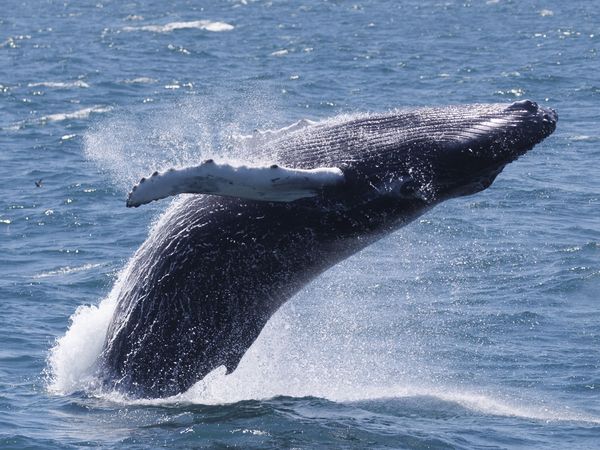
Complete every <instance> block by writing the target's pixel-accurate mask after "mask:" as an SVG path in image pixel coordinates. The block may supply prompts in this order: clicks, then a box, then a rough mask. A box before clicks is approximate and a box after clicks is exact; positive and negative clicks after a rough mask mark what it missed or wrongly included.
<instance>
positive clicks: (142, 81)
mask: <svg viewBox="0 0 600 450" xmlns="http://www.w3.org/2000/svg"><path fill="white" fill-rule="evenodd" d="M157 82H158V80H156V79H154V78H150V77H137V78H131V79H128V80H123V83H125V84H153V83H157Z"/></svg>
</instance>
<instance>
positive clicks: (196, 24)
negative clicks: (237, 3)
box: [123, 20, 234, 33]
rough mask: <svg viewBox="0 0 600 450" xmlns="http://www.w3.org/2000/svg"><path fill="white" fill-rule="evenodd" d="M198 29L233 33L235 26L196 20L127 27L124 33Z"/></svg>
mask: <svg viewBox="0 0 600 450" xmlns="http://www.w3.org/2000/svg"><path fill="white" fill-rule="evenodd" d="M187 29H197V30H205V31H213V32H221V31H231V30H233V29H234V26H233V25H231V24H229V23H226V22H213V21H210V20H194V21H190V22H169V23H167V24H165V25H143V26H141V27H125V28H123V31H152V32H154V33H170V32H171V31H174V30H187Z"/></svg>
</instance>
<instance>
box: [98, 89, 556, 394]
mask: <svg viewBox="0 0 600 450" xmlns="http://www.w3.org/2000/svg"><path fill="white" fill-rule="evenodd" d="M556 122H557V115H556V113H555V112H554V111H553V110H551V109H546V108H542V107H539V106H538V105H537V104H536V103H534V102H531V101H528V100H525V101H521V102H516V103H513V104H509V105H507V104H489V105H487V104H478V105H462V106H447V107H439V108H420V109H414V110H398V111H392V112H390V113H386V114H369V115H362V116H350V117H347V118H344V117H341V118H340V117H338V118H336V119H334V120H330V121H325V122H322V123H320V124H318V125H315V126H311V127H308V128H305V129H302V130H299V131H296V132H292V133H290V134H289V135H286V136H283V137H282V138H280V139H277V140H275V141H273V142H270V143H269V144H268V145H267V146H266V147H265V148H264V149H262V150H263V151H264V152H265V154H269V155H276V161H273V162H274V163H277V164H282V165H286V166H288V167H295V168H306V169H311V168H316V167H339V168H341V169H342V171H343V173H344V176H345V180H346V181H345V182H344V183H343V184H342V185H341V186H336V187H333V188H330V189H325V190H323V192H321V193H320V195H319V196H317V197H315V198H310V199H301V200H297V201H294V202H288V203H275V202H261V201H249V200H243V199H238V198H225V197H217V196H208V195H195V196H189V197H186V198H185V199H182V200H180V201H177V202H175V203H174V204H173V205H172V206H171V207H169V209H168V210H167V212H166V213H165V214H164V216H163V217H162V218H161V219H160V221H159V223H158V224H157V225H156V226H155V227H154V228H153V230H152V231H151V233H150V236H149V237H148V239H147V240H146V241H145V242H144V243H143V244H142V246H141V247H140V249H139V250H138V251H137V253H136V254H135V256H134V257H133V258H132V260H131V261H130V263H129V267H128V269H127V270H126V272H125V275H124V278H123V280H122V282H121V289H120V291H119V293H118V300H117V307H116V309H115V312H114V315H113V318H112V320H111V323H110V325H109V328H108V332H107V337H106V341H105V344H104V348H103V351H102V354H101V355H100V358H99V361H98V376H99V377H100V379H101V380H102V383H103V385H104V387H105V388H106V389H111V390H117V391H120V392H122V393H123V394H125V395H127V396H130V397H137V398H141V397H143V398H157V397H167V396H172V395H175V394H178V393H181V392H184V391H185V390H187V389H188V388H190V387H191V386H192V385H193V384H194V383H195V382H197V381H198V380H200V379H202V378H203V377H204V376H205V375H207V374H208V373H209V372H210V371H212V370H213V369H215V368H217V367H219V366H222V365H224V366H225V367H226V368H227V371H228V373H229V372H231V371H233V370H235V368H236V367H237V365H238V363H239V361H240V359H241V358H242V356H243V355H244V353H245V352H246V350H247V349H248V348H249V347H250V346H251V345H252V343H253V342H254V341H255V340H256V338H257V337H258V335H259V334H260V332H261V330H262V329H263V327H264V325H265V324H266V323H267V321H268V320H269V318H270V317H271V316H272V315H273V314H274V313H275V311H277V309H278V308H279V307H280V306H281V305H282V304H283V303H285V302H286V301H287V300H288V299H290V297H292V296H293V295H294V294H295V293H296V292H298V290H300V289H301V288H302V287H303V286H304V285H306V283H308V282H309V281H311V280H312V279H313V278H315V277H316V276H318V275H319V274H320V273H322V272H323V271H325V270H327V269H328V268H329V267H331V266H333V265H335V264H337V263H338V262H339V261H341V260H343V259H345V258H347V257H348V256H350V255H352V254H354V253H356V252H357V251H359V250H361V249H363V248H364V247H366V246H368V245H369V244H371V243H373V242H374V241H376V240H377V239H379V238H381V237H383V236H385V235H386V234H388V233H390V232H392V231H394V230H396V229H398V228H399V227H401V226H402V225H404V224H406V223H408V222H410V221H412V220H413V219H415V218H416V217H418V216H419V215H421V214H423V213H424V212H426V211H427V210H428V209H429V208H431V207H433V206H434V205H435V204H437V203H439V202H441V201H443V200H446V199H448V198H452V197H457V196H462V195H469V194H472V193H475V192H478V191H480V190H482V189H485V188H487V187H488V186H490V185H491V183H492V182H493V180H494V179H495V177H496V176H497V175H498V174H499V173H500V172H501V171H502V169H503V168H504V166H505V165H506V164H508V163H509V162H511V161H513V160H515V159H516V158H518V157H519V156H520V155H522V154H524V153H525V152H527V151H528V150H530V149H531V148H532V147H533V146H534V145H536V144H537V143H539V142H540V141H542V140H543V139H544V138H545V137H547V136H548V135H550V134H551V133H552V132H553V131H554V129H555V126H556Z"/></svg>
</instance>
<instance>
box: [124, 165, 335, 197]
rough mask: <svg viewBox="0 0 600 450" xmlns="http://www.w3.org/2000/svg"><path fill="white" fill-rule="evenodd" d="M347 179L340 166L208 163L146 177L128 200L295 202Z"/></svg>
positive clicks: (155, 173)
mask: <svg viewBox="0 0 600 450" xmlns="http://www.w3.org/2000/svg"><path fill="white" fill-rule="evenodd" d="M343 180H344V174H343V173H342V171H341V170H340V169H338V168H337V167H319V168H317V169H310V170H307V169H291V168H286V167H280V166H278V165H276V164H273V165H271V166H252V167H251V166H233V165H230V164H217V163H215V162H214V161H213V160H207V161H205V162H204V163H202V164H200V165H199V166H192V167H185V168H182V169H169V170H168V171H166V172H163V173H159V172H154V173H153V174H152V175H151V176H150V177H149V178H142V179H141V181H140V182H139V183H138V184H137V185H136V186H134V187H133V190H132V191H131V192H130V193H129V197H128V198H127V206H135V207H137V206H140V205H143V204H146V203H150V202H151V201H153V200H159V199H161V198H165V197H170V196H172V195H177V194H213V195H222V196H227V197H238V198H243V199H248V200H263V201H269V202H291V201H294V200H298V199H301V198H307V197H314V196H316V195H317V193H318V191H319V190H320V189H323V188H324V187H327V186H333V185H336V184H338V183H340V182H342V181H343Z"/></svg>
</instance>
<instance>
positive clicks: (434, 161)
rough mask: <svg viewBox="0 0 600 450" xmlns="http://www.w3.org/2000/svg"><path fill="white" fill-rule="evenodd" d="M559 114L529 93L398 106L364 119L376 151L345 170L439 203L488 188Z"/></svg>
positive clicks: (391, 191)
mask: <svg viewBox="0 0 600 450" xmlns="http://www.w3.org/2000/svg"><path fill="white" fill-rule="evenodd" d="M557 120H558V116H557V114H556V112H555V111H554V110H552V109H549V108H543V107H541V106H539V105H538V104H537V103H535V102H532V101H530V100H524V101H519V102H515V103H512V104H475V105H461V106H446V107H439V108H423V109H417V110H411V111H407V112H402V111H399V112H397V114H394V115H391V116H388V117H386V118H385V119H384V118H382V119H371V122H370V123H369V124H368V125H367V126H365V125H361V126H362V128H363V130H362V133H364V134H370V135H371V136H369V140H370V142H372V143H373V145H371V148H372V150H371V151H369V152H367V155H366V157H365V158H364V159H363V160H360V161H359V162H358V163H357V162H356V160H352V161H349V163H348V164H347V174H348V177H349V178H351V179H354V180H358V183H363V184H368V185H370V186H372V187H373V188H374V189H375V190H376V191H377V192H378V193H379V194H381V195H382V196H387V197H394V196H395V197H397V198H400V199H404V200H413V199H420V200H421V201H423V202H425V203H428V204H435V203H438V202H439V201H443V200H446V199H448V198H452V197H459V196H463V195H470V194H473V193H476V192H479V191H481V190H483V189H485V188H487V187H489V186H490V185H491V184H492V182H493V181H494V179H495V178H496V176H497V175H498V174H499V173H500V172H501V171H502V169H503V168H504V167H505V166H506V165H507V164H508V163H510V162H511V161H514V160H515V159H517V158H518V157H519V156H521V155H523V154H525V153H526V152H527V151H528V150H530V149H532V148H533V147H534V146H535V145H536V144H538V143H539V142H541V141H542V140H543V139H544V138H546V137H547V136H549V135H550V134H551V133H552V132H553V131H554V129H555V128H556V122H557ZM375 133H377V134H375ZM375 139H376V140H375Z"/></svg>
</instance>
